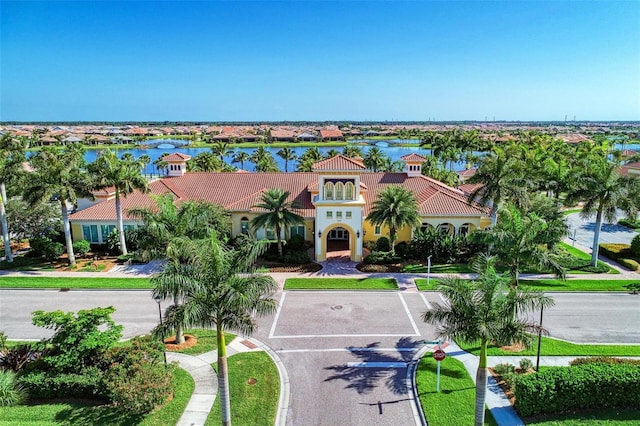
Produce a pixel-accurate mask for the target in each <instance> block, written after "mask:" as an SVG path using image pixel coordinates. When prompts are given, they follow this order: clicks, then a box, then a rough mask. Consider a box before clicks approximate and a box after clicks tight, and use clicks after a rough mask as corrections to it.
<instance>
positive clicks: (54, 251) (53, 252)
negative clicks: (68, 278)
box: [43, 241, 64, 261]
mask: <svg viewBox="0 0 640 426" xmlns="http://www.w3.org/2000/svg"><path fill="white" fill-rule="evenodd" d="M62 253H64V245H62V244H60V243H55V242H53V241H50V242H49V243H47V244H46V245H45V246H44V251H43V254H44V258H45V259H46V260H49V261H51V260H56V259H57V258H59V257H60V256H62Z"/></svg>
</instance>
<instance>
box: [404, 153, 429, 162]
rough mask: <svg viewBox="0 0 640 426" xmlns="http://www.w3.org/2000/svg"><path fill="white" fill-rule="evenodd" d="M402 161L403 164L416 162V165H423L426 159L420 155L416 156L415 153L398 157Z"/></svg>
mask: <svg viewBox="0 0 640 426" xmlns="http://www.w3.org/2000/svg"><path fill="white" fill-rule="evenodd" d="M400 158H401V159H402V161H405V162H407V163H408V162H414V161H415V162H416V163H423V162H425V161H427V159H426V158H424V157H423V156H422V155H418V154H416V153H415V152H412V153H411V154H409V155H403V156H402V157H400Z"/></svg>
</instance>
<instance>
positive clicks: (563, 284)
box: [520, 279, 639, 291]
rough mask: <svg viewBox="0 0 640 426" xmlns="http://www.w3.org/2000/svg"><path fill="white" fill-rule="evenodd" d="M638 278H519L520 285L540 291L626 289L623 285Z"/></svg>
mask: <svg viewBox="0 0 640 426" xmlns="http://www.w3.org/2000/svg"><path fill="white" fill-rule="evenodd" d="M638 281H639V280H573V279H571V280H566V281H562V280H555V279H551V280H520V285H521V286H523V287H525V286H526V287H527V288H531V289H534V290H540V291H628V290H627V289H626V288H625V287H624V286H625V285H629V284H631V283H634V282H638Z"/></svg>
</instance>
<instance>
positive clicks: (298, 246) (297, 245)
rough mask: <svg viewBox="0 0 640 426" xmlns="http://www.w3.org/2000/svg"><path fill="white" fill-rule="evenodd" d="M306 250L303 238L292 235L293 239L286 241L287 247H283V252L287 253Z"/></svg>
mask: <svg viewBox="0 0 640 426" xmlns="http://www.w3.org/2000/svg"><path fill="white" fill-rule="evenodd" d="M306 249H307V242H306V241H305V240H304V237H303V236H302V235H294V236H293V237H291V238H289V240H287V245H286V246H285V251H286V252H288V253H291V252H294V251H299V250H306Z"/></svg>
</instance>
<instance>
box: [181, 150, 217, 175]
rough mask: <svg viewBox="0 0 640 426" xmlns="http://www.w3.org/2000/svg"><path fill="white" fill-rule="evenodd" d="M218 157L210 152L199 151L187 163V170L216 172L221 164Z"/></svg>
mask: <svg viewBox="0 0 640 426" xmlns="http://www.w3.org/2000/svg"><path fill="white" fill-rule="evenodd" d="M223 164H224V163H221V162H220V160H219V159H218V157H216V156H215V154H214V153H212V152H206V151H205V152H201V153H199V154H198V155H196V156H195V157H193V158H192V159H191V161H189V162H188V163H187V170H188V171H190V172H218V171H220V170H221V169H222V165H223Z"/></svg>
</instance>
